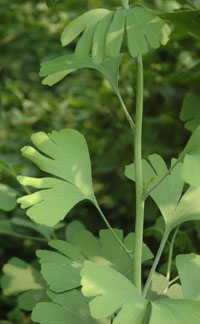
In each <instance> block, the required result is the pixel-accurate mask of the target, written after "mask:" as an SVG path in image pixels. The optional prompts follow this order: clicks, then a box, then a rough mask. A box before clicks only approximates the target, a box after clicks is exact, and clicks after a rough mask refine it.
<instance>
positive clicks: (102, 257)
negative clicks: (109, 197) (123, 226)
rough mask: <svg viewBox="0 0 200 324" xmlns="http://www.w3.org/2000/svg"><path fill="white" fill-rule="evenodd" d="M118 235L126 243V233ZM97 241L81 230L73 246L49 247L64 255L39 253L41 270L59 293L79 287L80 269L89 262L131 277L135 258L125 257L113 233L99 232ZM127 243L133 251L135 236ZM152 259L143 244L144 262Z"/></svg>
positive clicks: (54, 244) (56, 244)
mask: <svg viewBox="0 0 200 324" xmlns="http://www.w3.org/2000/svg"><path fill="white" fill-rule="evenodd" d="M115 233H116V234H117V236H118V237H119V238H120V239H121V240H122V241H123V232H122V231H121V230H117V229H115ZM99 237H100V240H97V239H96V238H95V237H94V236H93V234H92V233H90V232H89V231H86V230H84V231H81V232H79V233H78V234H77V235H76V236H73V238H72V239H71V243H69V242H64V241H60V240H52V241H50V242H49V245H50V246H51V247H53V248H54V249H56V250H57V251H59V252H60V253H61V254H59V253H57V252H52V251H45V250H44V251H37V256H38V257H39V258H40V263H41V265H42V266H41V267H42V275H43V276H44V278H45V280H46V281H47V282H48V284H49V285H50V288H51V289H52V290H54V291H56V292H63V291H65V290H69V289H72V288H76V287H78V286H80V275H79V273H80V270H81V268H82V267H83V263H84V261H85V260H86V259H88V260H91V261H93V262H96V263H100V264H106V265H108V266H110V267H113V268H115V269H117V270H118V271H119V272H122V273H123V274H125V275H126V276H127V277H128V278H129V277H131V275H132V259H131V258H130V257H129V256H128V255H127V254H126V252H125V251H124V249H122V248H121V246H120V244H119V243H118V242H117V241H116V240H115V238H113V235H112V233H111V232H110V230H107V229H106V230H101V231H100V232H99ZM124 244H125V245H126V246H127V247H128V248H129V249H130V250H131V249H133V248H134V234H133V233H130V234H129V235H128V236H127V237H125V239H124ZM152 257H153V254H152V253H151V251H150V250H149V248H148V247H147V246H146V245H145V244H143V255H142V260H143V261H145V260H148V259H151V258H152Z"/></svg>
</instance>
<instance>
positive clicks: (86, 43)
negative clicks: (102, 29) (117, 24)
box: [75, 24, 97, 62]
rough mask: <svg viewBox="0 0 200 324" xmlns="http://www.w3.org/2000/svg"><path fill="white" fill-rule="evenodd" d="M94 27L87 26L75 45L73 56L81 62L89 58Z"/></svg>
mask: <svg viewBox="0 0 200 324" xmlns="http://www.w3.org/2000/svg"><path fill="white" fill-rule="evenodd" d="M96 25H97V24H94V25H92V26H91V25H88V26H87V28H86V29H85V31H84V33H83V35H82V37H81V38H80V39H79V41H78V43H77V45H76V49H75V55H76V57H77V58H78V59H79V60H80V61H81V62H82V61H85V60H87V58H88V56H89V53H90V49H91V46H92V40H93V36H94V31H95V29H96Z"/></svg>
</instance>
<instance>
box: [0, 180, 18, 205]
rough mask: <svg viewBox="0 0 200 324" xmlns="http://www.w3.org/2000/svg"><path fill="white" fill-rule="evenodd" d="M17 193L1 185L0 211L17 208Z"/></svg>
mask: <svg viewBox="0 0 200 324" xmlns="http://www.w3.org/2000/svg"><path fill="white" fill-rule="evenodd" d="M16 196H17V191H16V190H14V189H13V188H11V187H9V186H8V185H5V184H2V183H1V184H0V209H2V210H5V211H10V210H13V209H14V208H15V207H16V204H17V203H16Z"/></svg>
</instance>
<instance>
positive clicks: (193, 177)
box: [181, 125, 200, 187]
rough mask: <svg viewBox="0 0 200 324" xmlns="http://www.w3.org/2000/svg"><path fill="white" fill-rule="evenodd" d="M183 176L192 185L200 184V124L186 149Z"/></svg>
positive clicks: (183, 154) (183, 153)
mask: <svg viewBox="0 0 200 324" xmlns="http://www.w3.org/2000/svg"><path fill="white" fill-rule="evenodd" d="M181 155H182V156H183V157H184V160H183V168H182V171H181V176H182V178H183V179H184V181H185V182H187V183H188V184H189V185H190V186H194V187H198V186H200V125H199V126H198V127H197V128H196V129H195V131H194V132H193V134H192V136H191V137H190V139H189V141H188V143H187V145H186V147H185V149H184V151H183V152H182V154H181Z"/></svg>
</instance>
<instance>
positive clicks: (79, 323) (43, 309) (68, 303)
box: [32, 290, 109, 324]
mask: <svg viewBox="0 0 200 324" xmlns="http://www.w3.org/2000/svg"><path fill="white" fill-rule="evenodd" d="M48 295H49V297H50V298H51V299H52V300H53V302H54V303H52V302H49V303H39V304H37V305H36V307H35V308H34V310H33V312H32V320H33V321H34V322H37V323H41V324H52V322H53V323H54V322H55V323H56V324H72V323H73V324H98V323H99V324H100V323H101V324H109V322H108V321H107V320H105V321H102V322H100V321H97V320H95V319H93V318H92V317H91V315H90V312H89V306H88V304H87V303H86V301H85V299H84V297H83V296H82V295H81V293H80V292H78V291H77V290H71V291H69V292H64V293H60V294H55V293H53V292H51V291H49V292H48Z"/></svg>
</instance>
